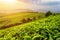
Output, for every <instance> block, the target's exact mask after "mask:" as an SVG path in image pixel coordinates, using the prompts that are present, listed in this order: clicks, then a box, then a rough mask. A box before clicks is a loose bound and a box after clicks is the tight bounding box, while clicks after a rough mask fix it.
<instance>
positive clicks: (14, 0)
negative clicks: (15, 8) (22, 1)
mask: <svg viewBox="0 0 60 40" xmlns="http://www.w3.org/2000/svg"><path fill="white" fill-rule="evenodd" d="M5 2H6V3H14V2H16V0H5Z"/></svg>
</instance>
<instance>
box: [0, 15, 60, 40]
mask: <svg viewBox="0 0 60 40" xmlns="http://www.w3.org/2000/svg"><path fill="white" fill-rule="evenodd" d="M0 40H60V15H56V16H49V17H48V18H44V19H40V20H36V21H33V22H29V23H25V24H22V25H17V26H14V27H10V28H6V29H0Z"/></svg>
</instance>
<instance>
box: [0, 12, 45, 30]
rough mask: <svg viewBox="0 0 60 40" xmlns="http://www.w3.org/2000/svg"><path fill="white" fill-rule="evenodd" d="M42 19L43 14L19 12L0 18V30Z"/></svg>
mask: <svg viewBox="0 0 60 40" xmlns="http://www.w3.org/2000/svg"><path fill="white" fill-rule="evenodd" d="M44 17H45V14H44V13H38V12H20V13H15V14H9V15H4V16H0V29H1V28H8V27H11V26H15V25H20V24H23V23H27V22H30V21H34V20H38V19H41V18H44Z"/></svg>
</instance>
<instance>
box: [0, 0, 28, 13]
mask: <svg viewBox="0 0 60 40" xmlns="http://www.w3.org/2000/svg"><path fill="white" fill-rule="evenodd" d="M27 8H29V4H26V3H24V2H22V1H18V0H0V13H8V12H15V11H20V9H27Z"/></svg>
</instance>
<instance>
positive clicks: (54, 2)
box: [0, 0, 60, 12]
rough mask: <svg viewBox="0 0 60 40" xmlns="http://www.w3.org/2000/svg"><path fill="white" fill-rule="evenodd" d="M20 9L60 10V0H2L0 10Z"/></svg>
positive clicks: (0, 0)
mask: <svg viewBox="0 0 60 40" xmlns="http://www.w3.org/2000/svg"><path fill="white" fill-rule="evenodd" d="M20 9H30V10H34V11H44V12H45V11H49V10H50V11H52V12H60V0H0V12H10V11H11V12H12V10H14V11H18V10H20Z"/></svg>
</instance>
